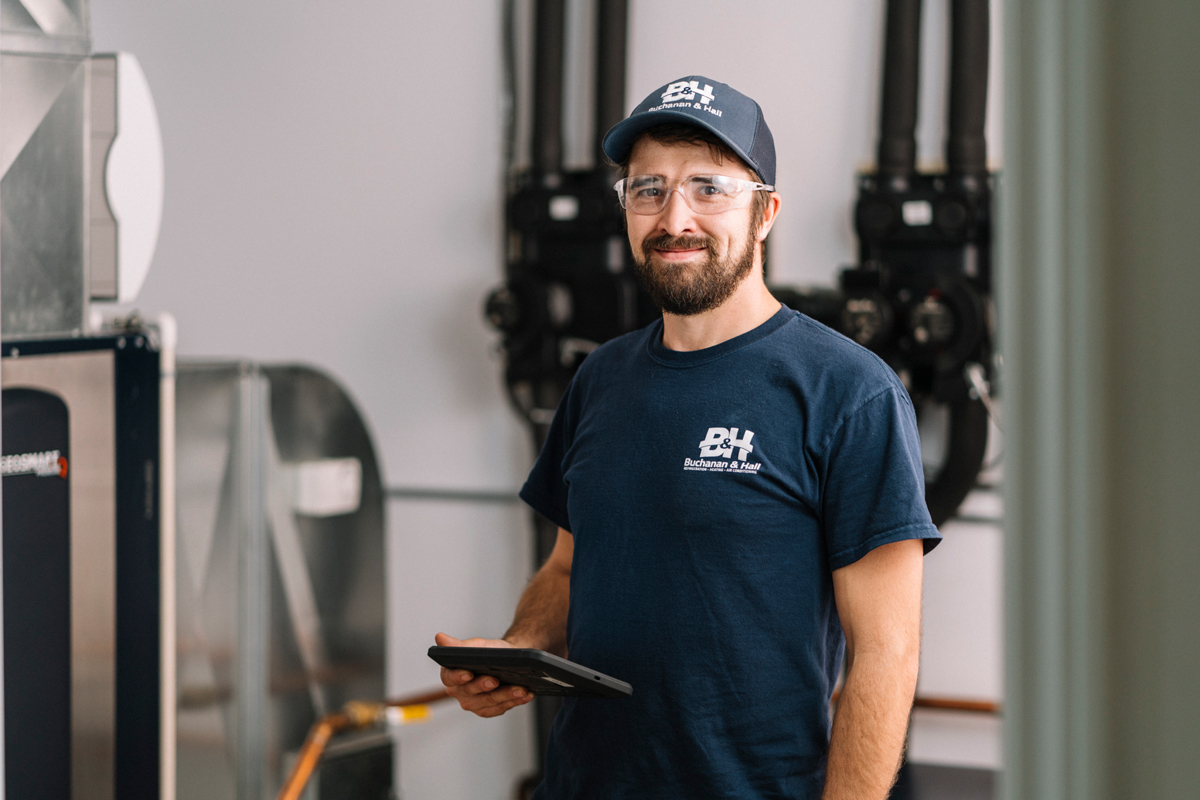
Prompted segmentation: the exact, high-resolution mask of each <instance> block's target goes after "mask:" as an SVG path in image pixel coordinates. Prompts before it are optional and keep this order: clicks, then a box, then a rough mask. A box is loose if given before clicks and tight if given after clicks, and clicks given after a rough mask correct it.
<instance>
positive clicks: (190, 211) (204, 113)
mask: <svg viewBox="0 0 1200 800" xmlns="http://www.w3.org/2000/svg"><path fill="white" fill-rule="evenodd" d="M580 2H583V0H580ZM946 5H947V0H935V1H934V2H928V3H926V12H925V13H926V23H927V24H926V32H927V37H926V38H927V40H928V41H927V44H928V45H930V46H928V47H927V53H928V54H929V55H928V57H927V62H928V67H929V68H928V69H927V70H926V72H925V74H924V89H923V95H922V112H923V120H922V123H921V128H920V130H921V137H920V138H921V142H920V144H921V147H920V152H921V158H922V159H924V160H937V159H939V158H940V156H939V151H940V149H941V140H942V132H941V130H942V122H941V119H942V116H943V114H944V106H943V105H942V102H941V97H942V93H943V84H944V67H943V64H942V62H943V61H944V58H945V53H944V46H945V44H944V38H945V36H944V31H945V24H944V19H945V13H946ZM583 7H584V8H586V3H585V4H584V6H583ZM500 10H501V9H500V2H499V0H491V1H490V2H484V1H483V0H477V1H476V2H468V1H467V0H444V2H440V3H417V2H407V3H394V2H383V0H372V1H371V2H365V1H364V2H356V3H334V2H329V1H328V0H326V1H325V2H321V1H320V0H291V2H284V1H283V0H258V2H254V3H243V2H233V1H232V0H209V2H206V3H162V2H154V1H153V0H122V1H121V2H117V0H92V20H93V22H92V24H93V37H94V44H95V49H96V50H97V51H111V50H126V51H130V52H133V53H135V54H136V55H137V56H138V57H139V59H140V60H141V62H142V65H143V67H144V69H145V72H146V75H147V78H148V80H149V83H150V85H151V88H152V89H153V91H154V95H155V100H156V102H157V105H158V111H159V115H160V118H161V122H162V128H163V139H164V153H165V160H166V199H165V205H164V212H163V225H162V234H161V239H160V242H159V247H158V251H157V254H156V257H155V261H154V266H153V268H152V270H151V272H150V275H149V278H148V279H147V281H146V285H145V288H144V290H143V292H142V295H141V298H140V299H139V302H138V304H137V305H138V308H140V309H141V310H142V311H143V312H145V313H154V312H156V311H159V310H169V311H172V312H173V313H174V314H175V315H176V316H177V318H178V320H179V328H180V351H181V353H182V354H183V355H208V356H246V357H251V358H255V359H259V360H264V361H304V362H309V363H312V364H315V365H318V366H320V367H322V368H324V369H326V370H328V371H329V372H330V373H332V374H333V375H334V376H335V377H337V378H338V379H339V380H341V381H342V382H343V383H344V384H345V385H346V386H347V387H348V388H349V389H350V391H351V393H352V394H353V395H354V396H355V398H356V399H357V400H358V402H359V403H360V406H361V408H362V409H363V411H364V413H365V415H366V417H367V418H368V420H369V422H370V424H371V426H372V428H373V430H374V433H375V436H376V441H377V445H378V448H379V452H380V456H381V458H382V461H383V464H384V469H385V475H386V478H387V481H388V482H389V483H390V484H392V485H404V486H426V487H440V488H471V489H515V488H516V487H518V486H519V484H520V482H521V480H522V478H523V475H524V473H525V471H526V470H527V469H528V466H529V464H530V461H531V457H530V453H529V444H528V441H527V439H528V436H527V434H526V432H525V430H524V429H523V427H522V426H521V424H519V423H518V421H517V420H516V418H515V416H514V414H513V413H512V412H511V411H510V410H509V408H508V407H507V406H506V403H505V401H504V400H503V394H502V390H501V379H500V362H499V360H498V359H496V358H495V357H494V356H493V355H492V350H493V348H494V345H495V337H494V336H493V335H492V334H491V333H490V332H489V331H488V330H487V329H486V328H485V325H484V323H483V322H482V321H481V314H480V307H481V303H482V298H483V296H484V295H485V293H486V292H487V291H488V289H489V288H490V287H491V286H493V285H494V284H496V283H497V282H498V280H499V279H500V277H501V273H502V262H501V251H500V240H501V235H502V230H501V199H502V192H501V184H500V175H501V169H502V167H501V163H500V161H501V146H502V143H501V138H500V137H501V106H500V103H501V94H502V71H501V62H500V55H501V51H500V35H501V34H500V16H501V14H500ZM882 19H883V2H882V0H844V2H836V3H831V2H827V0H800V1H797V0H757V2H753V3H744V4H739V5H737V6H734V5H731V4H728V3H721V2H716V0H687V1H686V2H685V1H684V0H654V2H650V0H641V1H639V0H633V1H632V2H631V14H630V21H631V33H630V40H629V52H630V70H629V76H628V82H627V87H628V106H629V107H632V106H633V105H634V104H635V103H636V102H637V101H638V100H640V99H641V98H642V97H643V96H644V95H645V94H646V93H648V92H649V91H651V90H652V89H654V88H656V87H657V86H659V85H661V84H662V83H664V82H666V81H667V80H670V79H673V78H676V77H679V76H680V75H683V74H688V73H701V74H706V75H709V76H711V77H713V78H716V79H718V80H721V81H724V82H727V83H730V84H732V85H733V86H735V87H737V88H738V89H740V90H741V91H743V92H745V93H747V94H749V95H751V96H752V97H755V98H756V99H757V100H758V101H759V102H760V104H761V105H762V106H763V108H764V110H765V113H766V118H767V121H768V123H769V124H770V125H771V128H772V131H773V132H774V134H775V141H776V144H777V147H778V150H779V176H778V184H779V186H780V190H781V191H782V192H783V194H784V198H785V204H784V209H783V216H782V217H781V218H780V220H779V223H778V224H777V226H776V227H775V230H774V232H773V234H772V240H773V244H772V247H773V248H774V249H773V254H772V262H773V267H772V269H773V270H774V273H773V274H774V278H775V280H777V281H779V282H788V281H791V282H797V283H812V282H822V283H828V282H830V281H832V279H833V276H834V274H835V270H836V269H837V268H838V267H839V266H840V265H844V264H847V263H850V262H852V261H853V260H854V251H855V247H854V240H853V235H852V231H851V227H850V213H851V204H852V201H853V196H854V178H853V176H854V173H855V171H856V170H857V169H859V168H861V167H863V166H864V165H866V164H868V163H869V162H870V161H871V160H872V158H873V149H874V140H875V133H874V125H875V120H876V117H877V106H878V82H879V75H878V73H879V62H880V40H881V32H882ZM993 52H994V53H995V54H997V55H998V52H999V48H998V47H994V48H993ZM994 63H995V59H994ZM996 66H998V64H996ZM993 71H994V72H998V70H997V69H994V70H993ZM992 95H993V106H992V108H993V110H994V111H995V110H997V109H998V106H997V105H996V104H995V101H997V100H998V96H999V92H997V91H995V90H993V92H992ZM568 107H569V108H570V107H574V106H572V105H571V104H570V103H568ZM998 117H999V115H998V114H997V113H992V114H991V120H990V123H989V131H990V132H991V134H992V137H993V148H992V150H993V152H994V153H998V152H999V145H1000V142H999V138H998V133H999V118H998ZM578 150H579V148H578V147H576V148H575V151H578ZM569 152H572V151H571V150H570V149H569ZM389 524H390V538H389V548H390V554H389V569H390V575H391V579H392V584H391V591H390V597H389V603H390V606H389V614H390V620H391V633H392V640H391V643H390V653H391V664H390V675H389V683H390V689H391V690H392V691H395V692H405V691H410V690H419V689H423V688H426V687H428V686H430V685H433V684H435V683H436V671H435V670H434V669H433V666H432V664H431V663H430V662H428V660H427V659H426V658H425V657H424V655H423V652H424V649H425V647H426V646H427V645H428V644H429V643H430V641H431V638H432V635H433V633H434V631H436V630H439V629H446V630H448V631H449V632H451V633H455V634H458V635H479V634H497V633H499V632H500V631H501V630H502V628H503V627H504V625H505V624H506V622H507V619H508V617H509V615H510V614H511V608H512V606H513V603H514V601H515V598H516V596H517V594H518V593H519V591H520V588H521V586H522V584H523V582H524V580H525V578H526V576H527V573H528V564H527V557H528V556H527V554H528V553H529V552H530V550H531V547H530V544H529V540H530V537H529V532H528V519H527V517H526V515H525V514H524V513H523V511H521V510H519V509H516V508H514V507H503V506H499V507H488V506H455V505H451V504H434V503H421V504H417V503H411V502H408V503H405V502H394V503H392V504H391V505H390V507H389ZM997 568H998V567H997ZM529 730H530V728H529V720H528V717H527V716H518V717H516V718H512V719H505V720H503V721H493V722H483V721H478V720H474V719H471V718H468V717H467V716H466V715H462V714H455V713H447V712H446V710H444V709H443V710H442V711H439V712H438V713H436V714H435V716H434V719H433V721H432V722H430V723H429V724H427V725H426V726H424V727H417V728H410V729H406V730H405V732H404V734H403V737H402V755H401V770H402V788H403V789H404V791H405V795H406V798H407V799H408V800H433V799H434V798H442V797H444V798H457V797H472V798H496V800H499V799H500V798H506V797H508V796H510V794H511V788H512V785H513V781H514V780H515V779H516V777H517V776H518V775H520V774H521V773H523V772H524V771H525V770H527V769H528V768H529V766H530V765H531V764H532V749H531V744H530V741H529V740H530V734H529Z"/></svg>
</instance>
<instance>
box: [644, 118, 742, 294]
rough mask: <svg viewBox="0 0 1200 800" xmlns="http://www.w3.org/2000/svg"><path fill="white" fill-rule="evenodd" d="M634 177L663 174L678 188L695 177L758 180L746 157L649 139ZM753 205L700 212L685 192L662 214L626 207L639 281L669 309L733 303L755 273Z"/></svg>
mask: <svg viewBox="0 0 1200 800" xmlns="http://www.w3.org/2000/svg"><path fill="white" fill-rule="evenodd" d="M629 174H630V175H658V176H661V177H662V178H664V179H665V180H666V182H667V184H668V185H670V186H674V185H676V183H677V182H678V181H680V180H682V179H684V178H688V177H690V176H692V175H728V176H729V177H732V178H743V179H745V180H756V178H755V177H754V174H753V173H751V172H750V170H748V169H746V167H745V166H744V165H743V164H742V163H741V162H739V161H736V160H732V159H723V160H720V161H718V160H717V158H716V157H715V155H714V153H713V152H712V150H711V149H710V148H709V147H708V146H707V145H704V144H670V145H664V144H660V143H659V142H656V141H654V140H653V139H650V138H649V137H642V138H641V139H640V140H638V142H637V143H636V144H634V147H633V152H632V153H631V154H630V157H629ZM752 206H753V204H750V205H748V206H747V207H745V208H735V209H730V210H729V211H725V212H722V213H719V214H697V213H696V212H694V211H692V209H691V208H689V207H688V205H687V203H686V202H684V199H683V197H682V195H681V194H680V193H679V192H674V193H672V195H671V196H670V197H669V198H668V200H667V204H666V206H665V207H664V208H663V210H662V211H660V212H659V213H657V214H651V215H640V214H634V213H632V212H626V216H625V218H626V220H627V222H628V225H629V243H630V245H631V246H632V248H633V260H634V263H635V267H636V272H637V276H638V278H639V279H640V280H641V282H642V285H643V286H644V287H645V288H646V291H647V293H648V294H649V295H650V297H651V298H652V299H653V300H654V301H655V302H656V303H658V305H659V307H660V308H662V310H663V311H665V312H667V313H668V314H677V315H680V316H691V315H694V314H700V313H702V312H704V311H709V310H711V309H713V308H716V307H717V306H719V305H721V303H723V302H725V300H727V299H728V298H729V296H730V295H732V294H733V292H734V290H735V289H737V287H738V285H739V284H740V283H741V282H742V281H743V280H744V279H745V277H746V276H747V275H748V274H750V270H751V269H752V268H753V266H754V260H755V256H756V255H757V253H758V242H757V239H756V237H755V234H756V233H757V229H758V226H757V225H755V224H754V218H753V216H752V215H753V211H752Z"/></svg>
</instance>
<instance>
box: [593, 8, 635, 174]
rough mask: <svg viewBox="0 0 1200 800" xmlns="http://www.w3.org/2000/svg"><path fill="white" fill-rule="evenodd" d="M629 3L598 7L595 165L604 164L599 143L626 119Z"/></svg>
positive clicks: (602, 152)
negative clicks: (609, 130)
mask: <svg viewBox="0 0 1200 800" xmlns="http://www.w3.org/2000/svg"><path fill="white" fill-rule="evenodd" d="M628 27H629V2H628V0H597V3H596V138H595V152H596V156H595V158H596V165H597V166H599V165H601V164H603V163H604V162H605V157H604V151H603V150H601V149H600V142H601V141H603V139H604V134H606V133H608V129H609V128H611V127H612V126H613V125H616V124H617V123H618V122H620V121H621V120H623V119H624V118H625V44H626V39H627V37H628Z"/></svg>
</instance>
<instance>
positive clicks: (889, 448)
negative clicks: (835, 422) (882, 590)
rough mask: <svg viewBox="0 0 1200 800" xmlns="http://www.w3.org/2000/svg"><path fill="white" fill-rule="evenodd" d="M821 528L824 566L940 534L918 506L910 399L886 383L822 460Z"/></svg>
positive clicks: (921, 491) (848, 420)
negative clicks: (911, 540)
mask: <svg viewBox="0 0 1200 800" xmlns="http://www.w3.org/2000/svg"><path fill="white" fill-rule="evenodd" d="M823 467H824V469H823V472H824V475H823V484H824V485H823V490H822V493H821V515H822V530H823V533H824V536H825V544H826V548H827V550H826V552H827V553H828V554H829V569H830V570H831V571H832V570H836V569H841V568H842V567H844V566H847V565H849V564H853V563H854V562H855V561H858V560H859V559H860V558H862V557H863V556H865V555H866V554H867V553H869V552H870V551H871V550H874V549H875V548H876V547H879V546H880V545H885V544H890V543H892V542H899V541H903V540H905V539H924V540H925V552H929V551H930V550H932V549H933V548H934V546H936V545H937V543H938V542H939V541H940V540H941V538H942V537H941V534H939V533H938V530H937V528H935V527H934V525H933V522H932V521H931V520H930V518H929V510H928V509H927V508H926V506H925V476H924V472H923V470H922V468H921V440H920V438H919V436H918V435H917V420H916V415H915V414H914V412H913V407H912V403H911V402H910V401H909V399H908V394H907V393H906V392H904V391H903V389H898V388H897V387H894V386H893V387H889V388H887V389H884V390H882V391H880V392H879V393H878V394H876V395H874V396H873V397H871V398H870V399H868V400H867V401H866V402H864V403H863V404H862V405H860V406H859V407H858V408H857V409H854V410H852V411H850V412H849V413H848V414H847V416H845V417H844V418H843V419H842V421H841V424H840V425H839V426H838V427H837V428H836V429H835V430H834V431H833V433H832V435H831V436H830V439H829V444H828V447H827V448H826V450H825V457H824V459H823Z"/></svg>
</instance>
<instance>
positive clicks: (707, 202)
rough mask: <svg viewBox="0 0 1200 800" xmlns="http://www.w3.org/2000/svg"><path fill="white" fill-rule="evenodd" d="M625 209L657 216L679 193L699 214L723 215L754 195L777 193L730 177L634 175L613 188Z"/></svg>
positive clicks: (746, 204)
mask: <svg viewBox="0 0 1200 800" xmlns="http://www.w3.org/2000/svg"><path fill="white" fill-rule="evenodd" d="M613 188H614V189H616V190H617V197H618V198H619V199H620V201H621V208H624V209H626V210H628V211H632V212H633V213H634V214H643V215H647V214H657V213H659V212H660V211H662V210H663V209H664V208H666V207H667V199H668V198H669V197H670V196H671V194H672V193H673V192H679V194H680V195H682V197H683V202H685V203H687V206H688V208H690V209H691V210H692V211H694V212H696V213H697V214H720V213H721V212H723V211H729V210H730V209H734V208H745V207H746V206H748V205H749V204H750V198H752V197H753V196H754V192H773V191H775V187H774V186H769V185H767V184H765V183H755V182H754V181H747V180H742V179H741V178H730V177H728V176H726V175H692V176H691V177H689V178H684V179H683V180H680V181H675V182H673V183H672V182H668V181H667V180H665V179H664V178H663V177H662V176H659V175H631V176H630V177H628V178H622V179H621V180H619V181H617V182H616V183H615V184H613Z"/></svg>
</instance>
